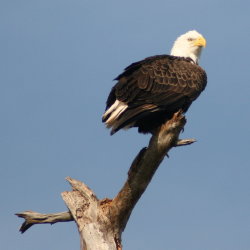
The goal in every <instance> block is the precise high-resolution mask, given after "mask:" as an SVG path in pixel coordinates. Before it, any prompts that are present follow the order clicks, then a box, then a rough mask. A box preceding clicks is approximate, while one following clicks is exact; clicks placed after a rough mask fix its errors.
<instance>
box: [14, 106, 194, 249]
mask: <svg viewBox="0 0 250 250" xmlns="http://www.w3.org/2000/svg"><path fill="white" fill-rule="evenodd" d="M185 123H186V120H185V117H184V116H183V115H182V113H181V112H180V111H179V112H177V113H175V114H174V116H173V118H172V119H171V120H169V121H168V122H166V124H164V125H162V126H161V127H160V128H158V129H157V130H156V131H155V133H154V134H153V135H152V137H151V139H150V142H149V145H148V147H147V148H143V149H142V150H141V151H140V152H139V154H138V155H137V156H136V158H135V159H134V161H133V163H132V165H131V167H130V169H129V172H128V178H127V180H126V182H125V184H124V185H123V187H122V188H121V190H120V192H119V193H118V194H117V196H116V197H115V198H114V199H113V200H110V199H107V198H106V199H103V200H99V199H98V198H97V197H96V195H95V194H94V192H93V191H92V190H91V189H90V188H89V187H87V186H86V185H85V184H84V183H82V182H80V181H77V180H74V179H72V178H70V177H67V180H68V182H69V183H70V185H71V186H72V191H65V192H63V193H62V198H63V200H64V201H65V203H66V205H67V207H68V209H69V212H68V213H67V215H66V213H64V218H66V219H67V221H69V220H74V221H75V222H76V224H77V227H78V230H79V234H80V241H81V249H82V250H97V249H98V250H121V249H122V244H121V235H122V232H123V231H124V229H125V227H126V224H127V222H128V220H129V217H130V215H131V213H132V210H133V208H134V206H135V205H136V203H137V201H138V200H139V199H140V197H141V195H142V194H143V193H144V191H145V189H146V188H147V186H148V184H149V183H150V181H151V179H152V177H153V175H154V173H155V171H156V170H157V168H158V167H159V165H160V163H161V162H162V160H163V159H164V157H165V156H166V155H167V153H168V151H169V150H170V149H171V148H172V147H174V146H183V145H189V144H191V143H193V142H194V141H195V140H194V139H186V140H178V137H179V134H180V132H181V131H182V130H183V128H184V125H185ZM25 213H26V214H25ZM17 215H18V216H19V217H23V218H25V220H26V221H25V222H24V223H23V225H22V227H23V228H22V227H21V229H20V230H21V231H22V230H23V232H24V231H25V230H27V229H28V228H29V227H30V226H32V225H33V224H37V223H55V222H58V221H52V222H51V221H46V220H45V221H44V220H40V222H39V219H37V220H34V218H33V217H29V216H30V214H28V215H27V212H24V213H19V214H17ZM55 218H56V219H58V217H55ZM61 221H62V220H61Z"/></svg>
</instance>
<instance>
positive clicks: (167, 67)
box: [104, 55, 207, 131]
mask: <svg viewBox="0 0 250 250" xmlns="http://www.w3.org/2000/svg"><path fill="white" fill-rule="evenodd" d="M115 80H118V82H117V84H116V85H115V86H114V87H113V88H112V91H111V93H110V95H109V97H108V100H107V109H109V107H111V106H112V105H113V104H114V102H115V101H116V100H118V101H120V102H121V103H123V104H124V105H127V107H126V108H124V110H122V111H123V112H121V114H119V117H117V118H118V119H117V123H116V125H115V127H113V129H114V130H115V131H117V130H119V129H120V128H122V127H124V126H126V125H128V123H130V122H133V120H135V119H137V118H138V116H141V114H143V115H146V114H147V112H146V111H148V112H155V111H159V110H163V109H164V110H168V109H169V111H170V112H171V111H173V110H175V109H177V110H178V109H180V108H183V109H184V111H186V110H187V109H188V107H189V105H190V104H191V103H192V101H194V100H195V99H196V98H197V97H198V96H199V94H200V93H201V91H203V90H204V88H205V86H206V82H207V78H206V73H205V71H204V70H203V69H202V68H201V67H200V66H198V65H196V64H194V63H193V62H192V60H191V59H185V58H180V57H174V56H168V55H162V56H154V57H149V58H146V59H144V60H142V61H139V62H136V63H133V64H131V65H130V66H128V67H127V68H126V69H125V71H124V72H123V73H122V74H120V75H119V76H118V77H117V78H116V79H115ZM185 105H186V106H187V107H185ZM124 107H125V106H124ZM185 109H186V110H185ZM118 120H119V122H118ZM104 121H105V120H104Z"/></svg>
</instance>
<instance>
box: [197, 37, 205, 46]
mask: <svg viewBox="0 0 250 250" xmlns="http://www.w3.org/2000/svg"><path fill="white" fill-rule="evenodd" d="M206 44H207V41H206V39H205V38H204V37H203V36H200V37H198V38H197V39H196V40H194V46H199V47H206Z"/></svg>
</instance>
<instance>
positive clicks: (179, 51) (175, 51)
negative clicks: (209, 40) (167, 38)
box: [170, 43, 201, 64]
mask: <svg viewBox="0 0 250 250" xmlns="http://www.w3.org/2000/svg"><path fill="white" fill-rule="evenodd" d="M170 55H172V56H179V57H186V58H191V59H192V61H193V62H194V63H195V64H198V63H199V59H200V55H201V48H200V47H199V48H196V49H193V48H186V47H183V46H181V45H180V44H178V43H175V44H174V46H173V48H172V50H171V53H170Z"/></svg>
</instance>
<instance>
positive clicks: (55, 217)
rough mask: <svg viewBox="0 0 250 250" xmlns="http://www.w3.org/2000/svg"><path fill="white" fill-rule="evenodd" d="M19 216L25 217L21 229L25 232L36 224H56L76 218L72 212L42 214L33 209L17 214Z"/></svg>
mask: <svg viewBox="0 0 250 250" xmlns="http://www.w3.org/2000/svg"><path fill="white" fill-rule="evenodd" d="M16 215H17V216H18V217H20V218H23V219H25V221H24V223H23V224H22V226H21V227H20V229H19V231H20V232H21V233H24V232H25V231H26V230H28V229H29V228H30V227H31V226H33V225H34V224H47V223H49V224H55V223H57V222H68V221H73V220H74V218H73V216H72V215H71V213H70V212H61V213H55V214H41V213H37V212H33V211H24V212H22V213H17V214H16Z"/></svg>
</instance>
